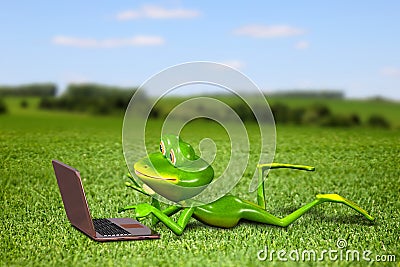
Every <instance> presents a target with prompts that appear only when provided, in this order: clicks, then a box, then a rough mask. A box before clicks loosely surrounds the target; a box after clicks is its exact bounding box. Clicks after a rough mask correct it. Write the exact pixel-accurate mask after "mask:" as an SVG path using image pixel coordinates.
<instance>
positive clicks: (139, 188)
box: [125, 173, 150, 196]
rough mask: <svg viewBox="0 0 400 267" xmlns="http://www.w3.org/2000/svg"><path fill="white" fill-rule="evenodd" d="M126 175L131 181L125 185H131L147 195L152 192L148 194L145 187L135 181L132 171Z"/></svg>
mask: <svg viewBox="0 0 400 267" xmlns="http://www.w3.org/2000/svg"><path fill="white" fill-rule="evenodd" d="M126 176H127V177H128V178H129V179H130V180H131V182H126V183H125V185H126V186H127V187H130V188H132V189H134V190H136V191H138V192H139V193H142V194H144V195H146V196H150V194H148V193H147V192H146V191H144V189H143V188H142V187H141V186H140V185H139V184H138V183H137V182H136V181H135V179H133V177H132V175H131V174H130V173H128V174H127V175H126Z"/></svg>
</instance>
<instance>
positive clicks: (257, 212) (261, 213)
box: [242, 194, 374, 227]
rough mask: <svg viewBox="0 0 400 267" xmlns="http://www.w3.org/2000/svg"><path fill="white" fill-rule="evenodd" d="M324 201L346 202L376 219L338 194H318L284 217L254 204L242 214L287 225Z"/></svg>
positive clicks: (278, 224) (257, 219)
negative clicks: (279, 216) (312, 199)
mask: <svg viewBox="0 0 400 267" xmlns="http://www.w3.org/2000/svg"><path fill="white" fill-rule="evenodd" d="M323 202H337V203H342V204H345V205H347V206H349V207H350V208H352V209H354V210H356V211H357V212H359V213H361V214H362V215H364V216H365V217H366V218H367V219H368V220H371V221H372V220H374V218H373V217H372V216H371V215H369V214H368V213H367V212H366V211H365V210H364V209H362V208H360V207H359V206H358V205H357V204H355V203H354V202H352V201H350V200H347V199H345V198H344V197H341V196H339V195H337V194H324V195H322V194H320V195H317V197H316V199H315V200H314V201H312V202H310V203H308V204H306V205H305V206H303V207H301V208H299V209H298V210H296V211H294V212H293V213H291V214H289V215H288V216H286V217H285V218H282V219H281V218H278V217H275V216H274V215H272V214H270V213H268V212H267V211H265V210H263V209H261V208H259V207H256V206H254V208H250V209H246V210H245V211H244V212H243V214H242V216H243V217H242V218H243V219H246V220H250V221H255V222H260V223H266V224H272V225H277V226H281V227H286V226H288V225H289V224H291V223H292V222H294V221H295V220H297V219H298V218H299V217H300V216H302V215H303V214H305V213H306V212H307V211H308V210H310V209H311V208H312V207H314V206H316V205H318V204H321V203H323Z"/></svg>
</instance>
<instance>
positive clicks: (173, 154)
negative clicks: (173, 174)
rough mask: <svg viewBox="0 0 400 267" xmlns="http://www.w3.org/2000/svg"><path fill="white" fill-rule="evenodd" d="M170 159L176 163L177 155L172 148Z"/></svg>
mask: <svg viewBox="0 0 400 267" xmlns="http://www.w3.org/2000/svg"><path fill="white" fill-rule="evenodd" d="M169 159H170V160H171V162H172V164H173V165H175V163H176V157H175V153H174V151H173V150H172V149H171V150H170V151H169Z"/></svg>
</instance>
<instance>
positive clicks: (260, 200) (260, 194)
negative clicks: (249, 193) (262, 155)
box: [257, 163, 315, 209]
mask: <svg viewBox="0 0 400 267" xmlns="http://www.w3.org/2000/svg"><path fill="white" fill-rule="evenodd" d="M281 168H286V169H295V170H305V171H314V170H315V168H314V167H312V166H305V165H294V164H285V163H269V164H258V165H257V169H258V189H257V204H258V205H259V206H261V207H263V208H264V209H265V208H266V206H265V205H266V203H265V189H264V171H265V170H269V169H281Z"/></svg>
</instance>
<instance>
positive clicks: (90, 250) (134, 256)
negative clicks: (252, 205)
mask: <svg viewBox="0 0 400 267" xmlns="http://www.w3.org/2000/svg"><path fill="white" fill-rule="evenodd" d="M32 109H33V107H32ZM121 127H122V118H121V117H90V116H85V115H79V114H66V113H45V112H40V111H33V110H29V109H28V110H22V109H19V108H18V107H15V106H14V107H12V108H11V109H10V114H7V115H1V116H0V151H1V154H0V179H1V184H0V188H1V189H0V201H1V206H2V211H1V213H0V227H1V228H0V229H1V232H0V263H1V265H3V266H10V265H29V266H43V265H45V266H47V265H50V266H98V265H101V266H104V265H111V266H113V265H118V266H128V265H129V266H132V265H137V266H143V265H146V266H147V265H148V266H160V265H162V266H174V265H175V266H180V265H187V266H199V265H200V266H206V265H213V266H214V265H220V266H237V265H243V266H253V265H260V266H265V265H267V264H270V262H269V261H268V260H267V261H265V262H260V261H258V259H257V253H258V252H259V251H260V250H262V249H264V247H265V246H267V247H268V249H269V250H276V251H278V250H281V249H284V250H286V251H289V250H291V249H299V250H302V249H313V250H315V251H317V252H321V251H323V250H324V249H326V250H328V249H337V246H336V241H337V240H338V239H339V238H342V239H345V240H346V241H347V244H348V245H347V249H351V250H359V251H360V252H362V251H363V250H370V251H372V254H371V255H383V254H385V255H387V254H393V255H396V259H397V264H398V262H399V261H400V249H399V244H400V240H399V229H400V212H399V210H400V202H399V192H400V187H399V186H400V185H399V177H400V171H399V163H400V160H399V151H400V132H399V131H398V130H377V129H364V128H352V129H340V128H338V129H332V128H303V127H294V126H278V127H277V151H276V157H275V161H276V162H288V163H298V164H308V165H313V166H316V169H317V170H316V172H313V173H309V172H301V171H288V170H275V171H273V172H271V173H270V176H269V179H268V181H267V183H266V191H267V200H268V203H267V209H268V210H269V211H270V212H271V213H272V214H275V215H277V216H285V215H286V214H288V213H290V212H292V211H293V210H295V209H296V208H298V207H300V206H302V205H304V204H305V203H308V202H309V201H311V200H312V199H313V198H314V196H315V195H316V194H318V193H333V192H334V193H339V194H341V195H343V196H345V197H347V198H349V199H351V200H353V201H355V202H357V203H359V204H360V205H361V206H362V207H363V208H365V209H366V210H368V211H369V212H370V213H371V214H372V215H373V216H375V217H376V221H375V222H374V223H369V222H368V221H367V220H365V219H364V218H362V217H361V216H359V215H358V214H356V213H355V212H354V211H353V210H350V209H349V208H347V207H345V206H342V205H337V204H331V203H326V204H322V205H321V206H318V207H316V208H315V209H313V210H312V211H310V212H309V213H308V214H307V215H305V216H303V217H302V218H300V219H299V220H298V221H296V222H295V223H293V224H292V225H290V226H289V227H287V228H279V227H273V226H268V225H261V224H254V223H249V222H243V223H241V224H240V225H238V226H237V227H235V228H233V229H218V228H213V227H209V226H205V225H203V224H201V223H198V222H196V221H195V220H193V219H192V220H191V221H190V222H189V225H188V227H187V229H186V231H185V232H184V234H183V235H182V236H175V235H174V234H173V233H172V232H171V231H169V229H167V228H166V227H165V226H163V225H161V224H160V225H158V226H157V227H155V230H156V231H158V232H160V233H161V235H162V238H161V239H160V240H145V241H138V242H113V243H96V242H94V241H92V240H90V239H89V238H87V237H86V236H85V235H83V234H81V233H80V232H78V231H77V230H75V229H74V228H73V227H71V226H70V224H69V222H68V220H67V218H66V216H65V211H64V209H63V206H62V202H61V198H60V194H59V191H58V187H57V183H56V179H55V177H54V173H53V170H52V166H51V159H54V158H56V159H59V160H62V161H64V162H66V163H68V164H70V165H72V166H74V167H76V168H78V169H79V170H80V171H81V175H82V177H83V184H84V187H85V191H86V194H87V198H88V203H89V206H90V208H91V213H92V215H93V216H94V217H113V216H115V217H121V216H133V215H134V214H133V213H132V212H126V213H123V214H119V213H118V212H117V209H118V208H119V207H121V206H123V205H127V204H132V203H138V202H145V201H148V199H147V198H145V197H144V196H141V195H139V194H138V193H135V192H133V191H131V190H130V189H128V188H125V187H124V182H125V181H126V179H125V178H124V174H125V173H126V172H127V167H126V165H125V161H124V157H123V154H122V147H121ZM194 127H197V129H195V130H196V132H200V133H205V132H209V131H210V129H207V128H206V127H205V125H198V126H194ZM186 135H187V138H188V139H191V138H192V137H191V136H190V133H189V132H188V133H187V134H186ZM155 140H156V139H155ZM155 147H157V144H155ZM248 182H249V177H245V178H243V179H242V180H241V182H240V183H239V184H238V186H237V187H236V188H235V189H234V190H233V193H235V194H238V195H240V196H242V197H244V198H246V199H248V200H251V201H255V198H256V196H255V194H253V193H248V192H247V190H246V189H247V186H248ZM272 263H274V264H276V265H279V264H281V263H282V262H280V261H279V260H277V259H276V257H275V260H274V261H273V262H272ZM330 263H331V262H330V261H329V260H328V261H325V262H324V263H321V264H327V265H329V264H330ZM360 263H363V262H360ZM364 263H365V262H364ZM289 264H290V263H289ZM304 264H305V265H308V264H310V262H306V263H304ZM336 264H337V265H339V266H346V265H348V264H349V262H346V261H338V262H336ZM388 264H392V265H394V264H396V263H388Z"/></svg>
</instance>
